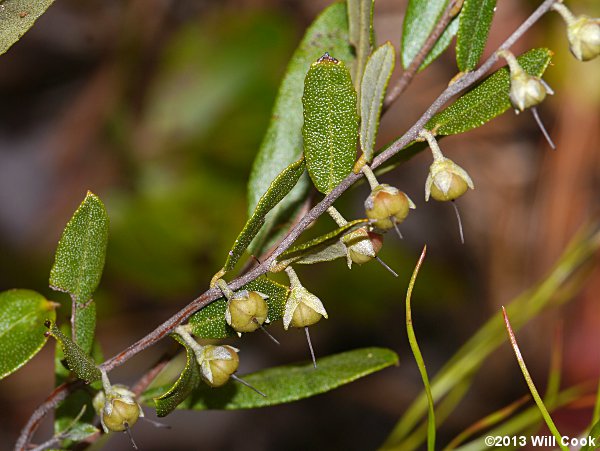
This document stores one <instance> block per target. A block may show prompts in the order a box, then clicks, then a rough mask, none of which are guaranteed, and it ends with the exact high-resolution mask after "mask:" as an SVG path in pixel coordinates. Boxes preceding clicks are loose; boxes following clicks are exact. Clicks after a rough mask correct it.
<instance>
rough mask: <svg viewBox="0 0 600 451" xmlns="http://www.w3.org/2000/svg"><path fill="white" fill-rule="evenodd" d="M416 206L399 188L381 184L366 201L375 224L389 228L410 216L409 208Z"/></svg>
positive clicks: (367, 212)
mask: <svg viewBox="0 0 600 451" xmlns="http://www.w3.org/2000/svg"><path fill="white" fill-rule="evenodd" d="M411 208H415V204H414V203H413V202H412V201H411V200H410V198H409V197H408V196H407V195H406V194H405V193H403V192H402V191H400V190H399V189H397V188H395V187H393V186H390V185H386V184H381V185H379V186H377V187H376V188H375V189H373V191H371V194H370V195H369V197H367V200H366V201H365V213H366V215H367V218H369V219H371V220H372V221H373V222H372V224H373V226H374V227H376V228H378V229H381V230H389V229H391V228H392V227H394V223H396V224H400V223H401V222H402V221H404V220H405V219H406V217H407V216H408V212H409V209H411Z"/></svg>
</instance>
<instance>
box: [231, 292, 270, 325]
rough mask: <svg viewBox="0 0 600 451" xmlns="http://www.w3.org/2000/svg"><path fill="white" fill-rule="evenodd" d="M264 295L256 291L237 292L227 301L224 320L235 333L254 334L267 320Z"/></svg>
mask: <svg viewBox="0 0 600 451" xmlns="http://www.w3.org/2000/svg"><path fill="white" fill-rule="evenodd" d="M266 298H267V296H266V295H264V294H262V293H259V292H258V291H245V290H244V291H239V292H237V293H235V295H234V296H233V297H232V298H231V299H229V301H227V310H226V311H225V320H226V321H227V324H229V325H230V326H231V327H232V328H233V329H234V330H235V331H236V332H238V333H240V332H254V331H255V330H256V329H258V328H259V327H260V326H262V325H263V323H264V322H265V321H266V320H267V312H268V306H267V303H266V302H265V299H266Z"/></svg>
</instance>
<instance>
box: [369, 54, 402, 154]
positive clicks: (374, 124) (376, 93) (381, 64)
mask: <svg viewBox="0 0 600 451" xmlns="http://www.w3.org/2000/svg"><path fill="white" fill-rule="evenodd" d="M395 53H396V52H395V50H394V46H393V45H392V44H391V43H390V42H386V43H385V44H383V45H382V46H381V47H379V48H378V49H377V50H375V51H374V52H373V54H372V55H371V57H370V58H369V60H368V61H367V66H366V67H365V73H364V75H363V78H362V83H361V89H360V115H361V120H360V147H361V150H362V151H363V154H364V155H365V159H366V161H367V162H368V163H370V162H371V161H372V160H373V154H374V148H375V138H377V131H378V130H379V118H380V116H381V106H382V105H383V99H384V97H385V90H386V88H387V85H388V82H389V81H390V76H391V75H392V72H393V70H394V62H395V59H396V56H395Z"/></svg>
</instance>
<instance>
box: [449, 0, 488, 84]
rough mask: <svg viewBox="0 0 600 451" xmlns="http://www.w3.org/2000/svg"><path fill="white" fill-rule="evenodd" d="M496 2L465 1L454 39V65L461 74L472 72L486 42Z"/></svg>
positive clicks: (483, 0) (482, 0) (484, 0)
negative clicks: (456, 35)
mask: <svg viewBox="0 0 600 451" xmlns="http://www.w3.org/2000/svg"><path fill="white" fill-rule="evenodd" d="M495 9H496V0H465V2H464V3H463V7H462V10H461V13H460V25H459V27H458V37H457V38H456V63H457V65H458V68H459V69H460V70H461V71H462V72H467V71H470V70H473V69H474V68H475V67H476V66H477V63H479V58H481V54H482V53H483V49H484V48H485V44H486V42H487V38H488V34H489V32H490V27H491V25H492V19H493V18H494V11H495Z"/></svg>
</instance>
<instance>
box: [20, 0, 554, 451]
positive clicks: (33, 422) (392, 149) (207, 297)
mask: <svg viewBox="0 0 600 451" xmlns="http://www.w3.org/2000/svg"><path fill="white" fill-rule="evenodd" d="M556 1H557V0H545V1H544V2H543V3H542V4H541V5H540V6H539V7H538V8H537V9H536V10H535V11H534V12H533V14H531V16H529V17H528V18H527V19H526V20H525V21H524V22H523V23H522V24H521V26H520V27H519V28H517V30H515V32H514V33H513V34H511V35H510V37H509V38H508V39H507V40H506V41H504V43H503V44H502V45H501V46H500V47H499V48H498V50H501V49H508V48H510V47H511V46H512V45H513V44H514V43H515V42H516V41H517V40H518V39H519V38H520V37H521V36H522V35H523V34H524V33H525V32H526V31H527V30H528V29H529V28H531V27H532V26H533V24H535V23H536V22H537V21H538V20H539V19H540V17H542V16H543V15H544V14H545V13H547V12H548V11H549V10H550V9H551V7H552V5H553V4H554V3H555V2H556ZM497 60H498V56H497V55H496V52H494V53H493V54H492V55H491V56H490V57H489V58H488V59H487V60H486V61H485V63H483V64H482V65H481V67H480V68H479V69H477V70H476V71H473V72H469V73H467V74H465V75H464V76H462V77H461V78H460V79H458V80H457V81H456V82H455V83H453V84H452V85H450V86H449V87H447V88H446V89H445V90H444V91H443V92H442V93H441V94H440V95H439V97H438V98H437V99H435V100H434V101H433V103H432V104H431V106H430V107H429V108H428V109H427V111H425V113H424V114H423V115H422V116H421V117H420V118H419V120H417V122H415V124H414V125H413V126H412V127H411V128H410V129H409V130H408V131H407V132H406V133H405V134H404V135H402V136H401V137H400V138H399V139H397V140H396V141H395V142H394V143H393V144H392V145H391V146H389V147H388V148H387V149H386V150H385V151H383V152H382V153H381V154H379V155H378V156H377V157H376V158H375V159H374V160H373V163H372V165H371V167H372V168H373V169H376V168H377V167H379V166H381V165H382V164H383V163H385V162H386V161H387V160H389V159H390V158H391V157H392V156H394V155H395V154H397V153H398V152H400V151H401V150H402V149H403V148H404V147H406V146H407V145H408V144H410V143H411V142H413V141H415V140H416V139H417V137H418V135H419V132H420V131H421V130H422V129H423V128H424V126H425V124H426V123H427V122H428V121H429V120H430V119H431V118H432V117H433V115H434V114H435V113H437V112H438V111H439V110H440V109H441V108H442V106H443V105H444V104H445V103H446V102H448V101H449V100H450V99H452V98H453V97H454V96H455V95H457V94H459V93H460V92H462V91H463V90H465V89H466V88H469V87H471V86H473V85H474V84H475V83H476V82H478V81H479V80H480V79H481V78H482V77H483V76H484V75H485V74H486V73H487V72H488V71H489V70H490V69H491V67H492V66H493V65H494V63H495V62H496V61H497ZM362 176H363V173H362V172H360V173H358V174H354V173H351V174H350V175H349V176H348V177H346V178H345V179H344V180H342V182H341V183H340V184H339V185H338V186H336V187H335V188H334V189H333V190H332V191H331V192H330V193H329V194H327V196H325V198H324V199H323V200H322V201H321V202H319V203H318V204H317V205H315V206H314V207H313V208H312V209H311V210H310V211H309V212H308V213H307V214H306V215H305V216H304V217H303V218H302V219H301V220H300V221H299V222H298V223H297V224H296V225H295V226H294V227H293V228H292V229H291V230H290V231H289V233H288V234H287V235H286V237H285V238H284V239H283V240H282V241H281V243H280V244H279V246H277V248H276V249H275V250H274V251H273V253H272V254H271V255H270V256H269V257H268V258H267V259H266V260H264V261H263V262H262V263H261V264H260V265H258V266H256V267H255V268H253V269H252V270H250V271H249V272H248V273H246V274H244V275H242V276H240V277H238V278H236V279H234V280H233V281H231V282H229V286H230V287H231V289H232V290H237V289H239V288H240V287H241V286H242V285H245V284H247V283H248V282H251V281H252V280H255V279H256V278H258V277H260V276H262V275H264V274H266V273H267V272H269V268H270V267H271V265H272V264H273V263H274V262H275V261H276V259H277V257H278V256H279V255H281V254H282V253H283V252H284V251H285V250H286V249H288V248H289V247H290V246H291V245H292V244H293V243H294V241H295V240H296V239H297V238H298V237H299V236H300V234H301V233H302V232H303V231H304V230H305V229H306V228H307V227H308V226H309V225H310V224H311V223H312V222H313V221H315V220H316V219H318V218H319V217H320V216H321V215H322V214H323V213H325V211H326V210H327V208H329V207H330V206H331V205H333V203H334V202H335V200H337V199H338V198H339V197H340V196H341V195H342V194H343V193H344V192H345V191H346V190H347V189H348V188H349V187H350V186H351V185H352V184H353V183H355V182H356V181H357V180H358V179H360V178H361V177H362ZM220 297H222V294H221V292H220V291H219V290H218V288H211V289H209V290H207V291H205V292H204V293H203V294H201V295H200V296H198V297H197V298H196V299H194V300H193V301H192V302H191V303H190V304H188V305H187V306H186V307H184V308H183V309H182V310H180V311H179V312H177V313H176V314H175V315H173V316H172V317H171V318H169V319H168V320H167V321H165V322H164V323H162V324H161V325H159V326H158V327H157V328H156V329H154V330H153V331H152V332H150V333H149V334H148V335H146V336H145V337H143V338H142V339H140V340H139V341H137V342H136V343H134V344H132V345H131V346H129V347H128V348H127V349H125V350H124V351H122V352H120V353H119V354H117V355H115V356H114V357H111V358H110V359H108V360H107V361H105V362H104V363H103V364H102V365H100V368H101V369H103V370H105V371H107V372H109V371H111V370H112V369H114V368H116V367H118V366H120V365H122V364H123V363H125V362H126V361H127V360H129V359H130V358H132V357H133V356H135V355H137V354H138V353H140V352H141V351H143V350H144V349H146V348H148V347H149V346H151V345H153V344H155V343H156V342H158V341H159V340H161V339H162V338H164V337H165V336H166V335H168V334H169V333H171V332H172V331H173V329H174V328H175V327H177V326H179V325H180V324H182V323H183V322H184V321H186V320H187V319H188V318H189V317H190V316H191V315H193V314H194V313H195V312H197V311H198V310H200V309H202V308H203V307H206V306H207V305H208V304H210V303H211V302H213V301H215V300H217V299H219V298H220ZM61 387H64V386H61ZM59 388H60V387H59ZM59 388H57V389H56V390H55V391H54V392H53V395H54V394H55V392H57V390H59ZM70 390H71V391H72V388H71V387H70V386H69V385H67V387H66V389H65V388H63V390H62V391H61V392H60V393H58V394H57V395H56V396H59V395H60V396H61V397H60V399H58V400H57V399H53V398H52V397H53V395H51V396H50V397H49V398H48V399H47V400H46V401H45V402H44V403H43V404H42V405H40V406H39V407H38V408H37V409H36V410H35V412H34V413H33V415H32V416H31V418H30V419H29V421H28V422H27V425H26V426H25V427H24V428H23V430H22V431H21V434H20V436H19V439H18V441H17V443H16V446H15V450H19V451H23V450H25V449H26V448H27V446H28V444H29V442H30V440H31V437H32V436H33V434H34V432H35V430H36V429H37V426H38V425H39V422H40V421H41V419H42V418H43V417H44V416H45V415H46V414H47V413H48V412H49V411H50V410H52V408H54V407H55V406H56V404H58V402H60V401H61V400H63V399H64V398H66V396H67V394H68V392H70Z"/></svg>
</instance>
